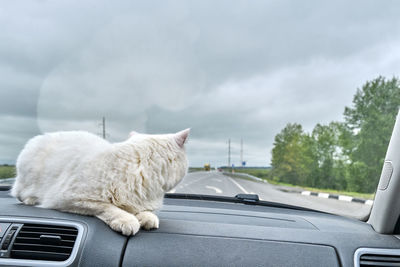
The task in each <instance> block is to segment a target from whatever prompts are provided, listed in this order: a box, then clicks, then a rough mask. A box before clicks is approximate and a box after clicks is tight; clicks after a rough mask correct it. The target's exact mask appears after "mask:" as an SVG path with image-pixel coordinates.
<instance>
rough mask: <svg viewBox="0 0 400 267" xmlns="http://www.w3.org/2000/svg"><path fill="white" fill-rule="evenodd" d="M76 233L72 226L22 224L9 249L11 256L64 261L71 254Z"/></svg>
mask: <svg viewBox="0 0 400 267" xmlns="http://www.w3.org/2000/svg"><path fill="white" fill-rule="evenodd" d="M77 235H78V230H77V229H76V228H74V227H68V226H57V225H44V224H24V225H23V226H22V228H21V230H20V231H19V232H18V235H17V237H16V239H15V242H14V244H13V247H12V249H11V257H12V258H14V259H29V260H51V261H65V260H67V259H68V258H69V257H70V255H71V252H72V249H73V247H74V244H75V240H76V237H77Z"/></svg>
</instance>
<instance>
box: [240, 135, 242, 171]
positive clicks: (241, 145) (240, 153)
mask: <svg viewBox="0 0 400 267" xmlns="http://www.w3.org/2000/svg"><path fill="white" fill-rule="evenodd" d="M240 165H242V166H243V138H240Z"/></svg>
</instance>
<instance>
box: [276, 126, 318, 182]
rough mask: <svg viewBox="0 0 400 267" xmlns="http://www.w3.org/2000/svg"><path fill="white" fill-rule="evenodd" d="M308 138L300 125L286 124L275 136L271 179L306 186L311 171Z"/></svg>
mask: <svg viewBox="0 0 400 267" xmlns="http://www.w3.org/2000/svg"><path fill="white" fill-rule="evenodd" d="M307 142H309V137H308V136H307V135H306V134H304V132H303V129H302V126H301V125H300V124H290V123H289V124H287V125H286V127H285V128H283V129H282V131H281V132H280V133H279V134H277V135H276V136H275V142H274V148H273V149H272V162H271V165H272V167H273V169H272V177H273V179H275V180H278V181H282V182H286V183H291V184H306V183H307V182H308V179H309V177H310V173H311V171H312V168H311V166H310V165H311V164H312V162H313V160H312V157H311V154H312V153H311V150H310V146H309V145H308V143H307Z"/></svg>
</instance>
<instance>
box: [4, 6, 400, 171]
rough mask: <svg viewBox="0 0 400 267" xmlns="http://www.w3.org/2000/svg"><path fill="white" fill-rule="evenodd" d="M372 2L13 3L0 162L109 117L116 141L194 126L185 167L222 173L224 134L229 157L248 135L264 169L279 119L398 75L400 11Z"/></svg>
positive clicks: (335, 114) (327, 108)
mask: <svg viewBox="0 0 400 267" xmlns="http://www.w3.org/2000/svg"><path fill="white" fill-rule="evenodd" d="M360 3H362V4H363V9H359V8H358V5H360ZM377 5H378V4H377V3H376V2H373V1H362V2H354V3H353V2H352V3H348V2H346V1H339V2H335V3H329V4H328V3H319V2H317V1H316V2H307V3H297V2H294V1H279V2H278V1H268V2H266V1H253V2H250V3H249V2H248V1H236V2H234V3H232V2H231V1H218V2H214V1H213V2H207V1H197V2H196V1H194V2H180V1H168V2H165V1H160V2H146V3H137V2H132V1H118V2H115V3H111V2H104V3H103V4H101V5H100V4H99V2H98V1H88V2H85V3H80V2H73V1H58V2H52V1H48V2H47V1H44V2H42V1H41V2H29V4H28V5H27V6H25V8H24V9H20V7H19V6H18V5H16V4H13V3H8V4H7V6H6V7H5V9H3V10H6V11H3V13H2V14H1V15H4V16H0V23H1V24H2V25H5V27H4V30H2V32H1V33H0V58H2V61H1V62H0V70H1V71H2V73H5V75H2V76H1V77H0V104H1V105H0V111H1V114H2V116H0V124H1V123H3V128H4V134H3V135H4V136H5V137H4V138H6V136H7V135H12V132H13V131H15V133H17V132H21V131H23V132H24V134H22V135H19V134H16V135H18V136H20V138H19V139H18V140H19V141H15V142H14V141H13V142H10V143H7V142H6V141H3V142H1V143H0V161H1V160H3V161H4V160H8V161H10V160H13V159H15V155H16V154H17V152H18V150H19V149H20V148H21V146H22V145H23V143H24V142H25V141H26V139H27V138H29V134H28V133H36V132H38V131H39V130H40V131H42V132H47V131H57V130H73V129H82V130H88V131H91V132H94V133H98V132H100V128H99V122H100V120H101V117H102V116H106V118H107V132H108V133H109V139H110V140H111V141H120V140H123V139H125V138H126V136H127V134H128V133H129V132H130V131H131V130H137V131H142V132H149V133H165V132H175V131H178V130H182V129H185V128H187V127H191V128H192V132H191V135H192V136H191V142H190V143H189V144H188V148H187V149H188V153H189V159H190V161H191V162H192V164H193V165H202V164H203V163H205V161H209V162H212V163H213V164H216V165H222V164H226V161H227V159H226V158H227V140H228V138H231V139H232V149H233V153H234V155H233V162H236V164H238V163H239V162H238V161H239V157H238V155H239V153H238V151H239V148H238V144H239V142H240V138H243V139H244V143H245V159H246V160H247V161H248V164H250V165H267V164H269V162H270V151H271V149H272V143H273V138H274V136H275V134H276V133H278V132H279V131H280V130H281V129H282V128H283V127H284V126H285V124H286V123H288V122H298V123H301V124H302V125H303V126H304V128H305V129H306V130H308V131H310V130H311V129H312V128H313V126H314V125H315V124H316V123H328V122H329V121H332V120H340V119H341V118H342V113H343V109H344V106H345V105H351V100H352V96H353V94H354V92H355V90H356V88H357V87H360V86H361V85H362V84H363V83H364V82H365V81H366V80H369V79H373V78H375V77H376V76H378V75H385V76H388V77H391V76H392V75H398V73H396V72H395V71H396V70H398V69H399V67H400V66H399V65H400V64H399V62H400V54H399V53H400V50H399V49H398V47H400V46H399V44H400V42H399V39H398V38H397V36H399V33H400V27H399V26H400V19H399V18H398V13H399V12H400V10H399V7H398V5H397V4H396V3H395V2H392V1H383V2H380V3H379V8H377ZM0 12H1V11H0ZM13 117H15V122H14V120H13V119H10V118H13ZM24 119H26V120H29V123H27V124H26V125H22V124H21V123H19V121H21V120H24ZM35 119H36V120H35ZM16 129H19V130H20V131H17V130H16ZM38 129H39V130H38ZM14 135H15V134H14ZM14 137H15V136H14ZM14 137H10V140H11V138H14ZM2 140H6V139H2ZM5 147H7V149H2V148H5ZM3 151H4V152H3Z"/></svg>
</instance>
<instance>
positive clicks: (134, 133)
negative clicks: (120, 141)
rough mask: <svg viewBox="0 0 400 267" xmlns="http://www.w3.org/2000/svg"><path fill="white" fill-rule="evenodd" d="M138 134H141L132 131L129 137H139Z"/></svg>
mask: <svg viewBox="0 0 400 267" xmlns="http://www.w3.org/2000/svg"><path fill="white" fill-rule="evenodd" d="M137 134H139V133H138V132H135V131H132V132H130V133H129V137H131V136H133V135H137Z"/></svg>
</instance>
